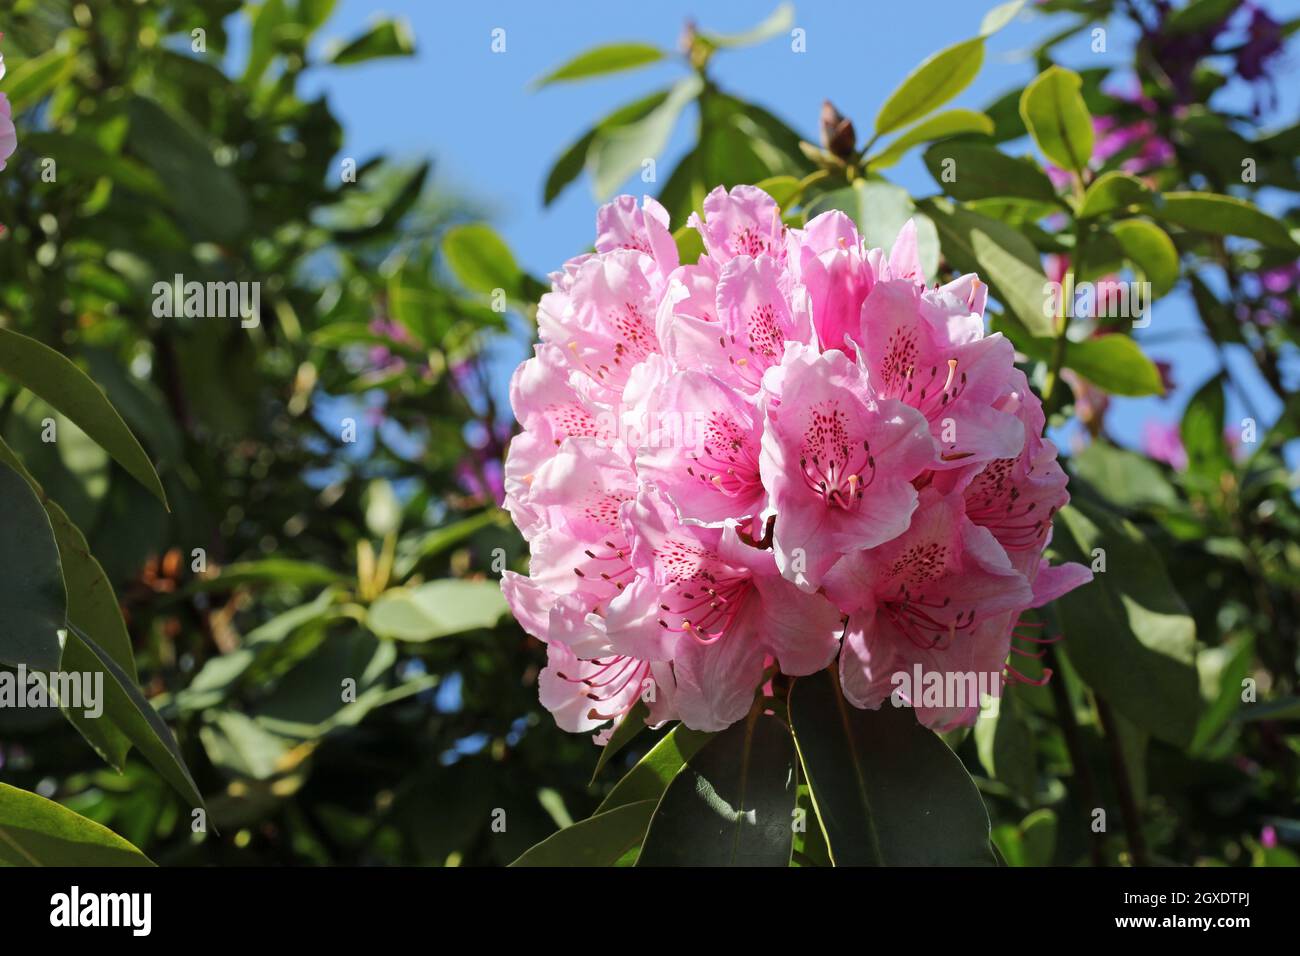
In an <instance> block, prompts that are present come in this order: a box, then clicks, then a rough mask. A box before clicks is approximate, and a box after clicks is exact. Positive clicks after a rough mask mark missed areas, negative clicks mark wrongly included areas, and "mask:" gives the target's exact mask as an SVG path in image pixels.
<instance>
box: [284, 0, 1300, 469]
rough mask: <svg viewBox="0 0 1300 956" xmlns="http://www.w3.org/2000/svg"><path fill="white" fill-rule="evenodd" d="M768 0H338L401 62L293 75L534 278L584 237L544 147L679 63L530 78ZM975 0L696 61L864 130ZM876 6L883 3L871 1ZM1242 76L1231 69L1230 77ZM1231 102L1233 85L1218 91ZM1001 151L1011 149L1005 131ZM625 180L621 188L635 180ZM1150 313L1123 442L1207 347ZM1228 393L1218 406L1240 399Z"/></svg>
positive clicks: (1203, 374)
mask: <svg viewBox="0 0 1300 956" xmlns="http://www.w3.org/2000/svg"><path fill="white" fill-rule="evenodd" d="M775 5H776V3H775V0H746V2H728V3H725V4H723V3H709V4H705V3H701V2H699V0H691V2H686V0H656V2H655V3H614V2H610V0H606V2H590V0H565V2H558V0H556V2H545V3H524V2H478V3H469V4H448V3H441V2H437V3H435V2H427V0H389V2H386V3H375V2H371V0H342V2H341V3H340V4H339V7H338V9H337V11H336V13H335V15H334V17H333V19H332V20H331V21H330V23H329V24H328V25H327V26H326V28H325V30H324V32H323V34H322V36H323V37H324V38H325V39H329V38H348V37H351V36H353V35H355V34H357V33H359V32H361V31H362V30H364V29H365V28H366V26H367V25H368V23H369V22H370V21H371V20H373V19H374V18H375V17H376V16H379V15H380V13H381V11H382V13H383V14H384V15H391V16H400V17H404V18H406V19H407V20H408V21H409V22H410V24H411V27H412V30H413V33H414V35H415V38H416V45H417V54H416V56H415V57H413V58H409V59H395V60H383V61H374V62H372V63H366V64H360V65H357V66H352V67H347V68H342V69H322V70H320V71H317V72H314V73H311V74H309V79H308V88H309V89H313V88H314V89H320V90H324V91H325V92H327V93H328V95H329V97H330V100H331V103H332V105H333V108H334V110H335V112H336V114H337V115H338V116H340V118H341V119H342V121H343V124H344V127H345V130H346V136H347V138H346V142H345V147H344V155H349V156H355V157H357V158H358V159H364V158H366V157H369V156H371V155H374V154H376V153H388V154H395V155H397V156H399V157H404V158H414V157H422V156H432V157H434V159H435V161H436V164H437V166H436V170H437V172H436V182H437V185H438V187H439V188H440V189H442V190H444V191H446V192H448V193H452V194H456V195H460V196H463V197H464V198H466V199H468V200H469V201H471V202H474V203H476V204H478V205H479V206H481V208H482V209H483V210H484V213H485V215H486V217H487V218H489V219H490V220H491V221H492V223H493V224H494V225H495V226H496V227H497V229H498V230H499V231H500V232H501V233H502V235H503V236H504V237H505V238H506V239H507V241H508V242H509V243H510V245H511V246H512V248H513V249H514V251H515V254H516V256H517V257H518V259H519V261H520V262H521V263H522V264H523V265H524V267H525V268H527V269H529V270H530V271H532V272H533V273H535V274H538V275H543V274H545V273H546V272H549V271H551V270H553V269H555V268H557V267H558V266H559V265H560V263H561V262H562V261H563V260H564V259H565V258H567V257H568V256H570V255H572V254H574V253H576V252H579V251H581V250H583V249H584V248H586V247H587V246H589V245H590V243H591V241H592V239H593V236H594V232H593V228H594V213H595V208H596V201H595V198H594V197H593V195H592V192H591V188H590V184H589V182H588V181H587V180H586V179H585V177H584V178H583V179H581V180H580V181H579V182H577V183H575V184H574V185H572V186H571V187H570V188H569V189H568V190H567V191H566V192H565V193H564V194H563V195H562V196H561V197H560V199H559V200H558V201H557V202H556V203H554V204H553V205H552V206H551V207H550V208H543V206H542V202H541V196H542V184H543V182H544V180H545V177H546V174H547V172H548V171H549V169H550V166H551V164H552V162H553V161H554V160H555V158H556V157H557V156H558V155H560V153H561V152H563V150H564V149H565V148H566V147H567V146H568V145H569V144H570V143H571V142H572V141H573V140H574V139H576V138H577V137H578V136H580V135H581V134H582V133H583V132H585V131H586V130H587V129H588V128H589V126H590V125H591V123H592V121H594V120H595V119H597V118H599V117H601V116H604V115H605V114H606V113H608V112H609V111H610V110H612V109H613V108H615V107H617V106H619V105H621V104H623V103H625V102H628V101H629V100H632V99H634V98H636V97H638V96H641V95H644V94H646V93H648V92H650V91H652V90H655V89H660V88H662V87H664V86H666V85H667V84H668V83H669V82H671V81H672V80H674V79H676V78H677V77H680V76H682V75H683V67H682V66H681V65H680V64H679V63H677V62H673V63H665V64H659V65H656V66H653V67H651V68H648V69H644V70H640V71H636V72H632V73H626V74H621V75H615V76H611V77H608V78H604V79H598V80H594V81H588V82H583V83H574V84H565V85H559V86H555V87H550V88H547V89H545V90H542V91H540V92H535V91H533V90H531V89H530V87H529V84H530V81H532V80H534V79H535V78H537V77H538V76H539V75H541V74H543V73H544V72H546V71H547V70H548V69H549V68H551V67H553V66H555V65H557V64H558V63H560V62H563V61H564V60H566V59H568V58H569V57H570V56H572V55H573V54H575V53H578V52H580V51H582V50H584V49H586V48H588V47H590V46H593V45H595V44H598V43H605V42H611V41H616V40H641V41H649V42H653V43H656V44H659V45H661V46H663V47H665V48H667V49H670V50H671V49H675V45H676V41H677V37H678V35H679V33H680V31H681V29H682V25H683V23H684V22H685V21H686V20H687V19H689V18H691V17H695V18H697V19H698V21H699V23H700V24H701V26H702V27H704V28H706V29H709V30H712V31H716V32H728V31H737V30H741V29H744V28H747V27H749V26H752V25H753V24H754V23H756V22H757V21H759V20H761V19H763V18H764V17H765V16H767V14H768V13H770V12H771V10H772V9H773V8H774V7H775ZM993 5H994V3H993V2H989V3H988V4H984V3H980V2H971V0H912V2H908V3H883V2H860V3H832V2H827V0H820V2H813V0H804V2H803V3H800V4H797V5H796V20H795V22H796V25H797V26H799V27H800V28H802V29H803V30H804V31H805V32H806V41H807V51H806V52H805V53H803V54H799V55H796V54H792V53H791V50H790V43H789V40H788V38H784V39H782V38H778V39H776V40H772V41H770V42H768V43H766V44H764V45H762V46H759V47H753V48H747V49H742V50H736V51H724V52H723V53H722V54H719V55H718V56H717V57H716V58H715V61H714V64H713V68H712V73H713V75H714V76H715V78H716V80H717V81H718V83H719V85H721V86H722V87H723V88H725V89H728V90H731V91H734V92H737V93H739V94H740V95H742V96H744V97H745V98H747V99H751V100H754V101H756V102H758V103H761V104H762V105H764V106H766V107H767V108H769V109H770V110H772V111H773V112H775V113H776V114H778V115H779V116H781V117H782V118H783V119H785V120H786V122H788V123H789V124H790V125H791V126H793V127H794V128H795V129H797V130H799V131H800V132H801V133H803V134H804V135H805V136H807V137H808V138H810V139H815V132H816V123H817V117H818V112H819V109H820V106H821V102H822V100H823V99H824V98H828V97H829V98H830V99H831V100H832V101H834V102H835V104H836V105H837V106H838V107H839V109H840V110H841V111H842V112H843V113H845V114H847V115H849V116H851V117H853V118H854V119H855V120H856V121H857V125H858V128H859V129H860V130H862V129H867V128H869V127H870V123H871V119H872V117H873V116H874V114H875V111H876V109H877V108H878V107H879V105H880V104H881V103H882V102H883V101H884V99H885V98H886V97H887V96H888V94H889V93H890V91H891V90H892V89H893V88H894V87H895V86H896V85H897V83H898V82H899V81H900V80H901V79H902V77H903V76H904V75H906V73H907V72H908V71H909V70H911V69H912V68H913V67H914V66H915V65H916V64H917V63H919V62H920V61H921V60H922V59H924V58H925V57H926V56H927V55H929V54H930V53H933V52H935V51H936V50H938V49H940V48H942V47H945V46H948V45H949V44H951V43H954V42H957V41H958V40H961V39H964V38H966V37H969V36H973V35H974V34H975V33H976V32H978V28H979V22H980V19H981V17H982V16H983V13H984V11H985V10H986V9H987V7H990V6H993ZM1266 6H1267V7H1268V8H1269V9H1270V10H1271V11H1272V12H1273V13H1274V15H1275V16H1277V17H1278V18H1279V19H1285V18H1288V17H1293V16H1296V15H1300V0H1268V2H1267V3H1266ZM886 11H887V12H886ZM1067 22H1069V20H1068V19H1067V18H1064V17H1061V16H1057V17H1052V18H1048V17H1041V16H1026V15H1025V14H1022V15H1021V17H1020V18H1019V19H1018V20H1016V21H1015V22H1013V23H1011V24H1010V25H1009V26H1007V27H1006V28H1005V29H1004V30H1003V31H1002V32H1001V33H999V34H998V35H997V36H995V37H994V38H992V40H991V41H990V42H989V50H988V55H987V56H986V59H985V64H984V68H983V70H982V71H981V73H980V75H979V76H978V77H977V79H976V80H975V82H974V83H973V84H972V85H971V86H970V87H969V88H968V89H967V90H966V91H964V92H963V93H962V94H961V96H960V97H959V98H958V99H957V100H956V101H954V103H953V104H951V105H958V106H968V107H972V108H980V107H983V106H985V105H987V104H988V103H989V102H990V101H991V100H992V99H993V98H994V97H995V96H997V95H999V94H1000V93H1002V92H1004V91H1006V90H1007V89H1009V88H1012V87H1013V86H1016V85H1019V84H1023V83H1024V82H1025V81H1027V80H1028V79H1030V78H1032V76H1033V75H1034V73H1035V70H1034V65H1033V62H1032V59H1031V58H1030V57H1029V56H1028V55H1027V51H1028V50H1029V49H1030V48H1032V46H1033V45H1034V44H1035V43H1036V42H1037V41H1038V40H1039V39H1041V38H1043V37H1045V36H1047V35H1049V34H1050V33H1052V32H1054V31H1055V30H1057V29H1059V28H1060V27H1062V26H1064V25H1065V24H1066V23H1067ZM1123 27H1124V24H1122V23H1121V21H1119V20H1118V19H1117V20H1115V21H1113V22H1112V24H1111V29H1110V35H1109V36H1108V37H1107V50H1108V52H1106V53H1094V52H1092V51H1091V49H1089V46H1088V42H1087V40H1086V39H1080V40H1078V41H1076V42H1073V43H1071V44H1068V45H1066V46H1064V47H1062V48H1061V49H1060V53H1059V57H1060V59H1061V61H1062V62H1064V63H1065V64H1067V65H1070V66H1074V67H1077V68H1086V67H1090V66H1094V65H1100V64H1101V63H1103V62H1112V63H1114V62H1121V61H1122V59H1123V57H1124V54H1125V51H1126V50H1127V49H1128V47H1129V46H1130V45H1131V43H1132V40H1133V35H1132V33H1131V32H1130V31H1126V30H1124V29H1123ZM495 28H502V29H504V30H505V38H506V51H505V52H504V53H493V52H492V50H491V38H492V31H493V30H494V29H495ZM1296 49H1297V47H1296V45H1295V44H1293V45H1292V49H1291V50H1290V51H1289V53H1288V62H1287V63H1286V71H1285V72H1284V74H1283V81H1282V82H1281V84H1280V87H1281V90H1280V92H1281V109H1280V110H1279V111H1278V113H1277V114H1275V121H1276V122H1277V123H1278V124H1279V125H1280V124H1281V122H1282V120H1283V119H1284V118H1290V119H1289V121H1290V122H1294V116H1295V115H1296V113H1297V108H1298V107H1297V104H1298V103H1300V84H1297V83H1295V82H1294V80H1295V76H1296V65H1297V64H1296V56H1297V53H1296ZM1237 86H1238V87H1244V84H1237ZM1233 95H1234V96H1235V97H1236V98H1237V102H1238V104H1240V103H1244V102H1248V100H1249V91H1248V90H1246V89H1244V88H1241V89H1237V90H1236V91H1234V93H1233ZM692 131H693V124H692V123H690V122H683V123H680V124H679V126H678V129H677V130H676V132H675V133H674V136H673V139H672V141H671V142H670V144H669V147H668V148H667V150H666V151H665V153H664V155H663V156H661V157H660V161H659V169H660V171H661V175H664V174H666V172H667V171H668V170H671V168H672V166H673V164H674V163H675V162H676V160H677V158H678V157H680V156H681V155H682V154H683V153H684V151H685V150H686V149H687V148H688V147H689V145H690V142H691V136H692ZM1012 148H1023V147H1020V144H1013V147H1012ZM890 176H891V178H892V179H894V180H895V181H896V182H898V183H900V184H901V185H903V186H905V187H907V188H908V189H910V190H911V191H913V193H914V194H917V195H926V194H929V193H933V192H934V191H935V187H934V183H933V181H932V179H931V178H930V175H929V173H928V172H927V171H926V170H925V168H924V166H923V165H922V164H921V162H920V159H919V158H918V155H917V154H913V155H912V156H911V157H910V158H909V159H908V160H906V161H905V162H903V163H902V164H900V165H899V166H897V167H895V168H894V169H893V170H891V171H890ZM641 185H642V184H641V183H639V182H636V183H629V185H628V191H633V192H639V191H641V190H640V189H639V188H638V187H640V186H641ZM1152 318H1153V321H1152V324H1151V327H1150V328H1148V329H1146V330H1145V331H1144V332H1143V333H1141V334H1140V337H1141V338H1142V339H1143V341H1144V345H1145V346H1146V347H1147V349H1148V352H1149V353H1150V354H1151V355H1152V356H1153V357H1154V358H1158V359H1164V360H1167V361H1170V362H1171V363H1172V364H1173V366H1174V378H1175V381H1176V383H1177V385H1178V388H1177V391H1176V392H1175V393H1174V394H1173V395H1171V396H1170V397H1169V398H1166V399H1155V398H1150V399H1119V400H1117V401H1116V402H1115V405H1114V406H1113V411H1112V414H1111V418H1110V424H1111V429H1112V431H1113V432H1114V433H1115V434H1116V435H1117V436H1118V437H1119V438H1120V439H1121V440H1122V441H1124V442H1125V443H1134V442H1136V441H1137V440H1138V438H1139V436H1140V433H1141V428H1142V422H1143V421H1145V420H1146V419H1148V418H1158V419H1162V420H1165V421H1175V420H1177V418H1178V416H1179V413H1180V410H1181V407H1182V405H1183V404H1184V403H1185V402H1186V400H1187V398H1188V397H1189V396H1190V394H1191V393H1192V391H1194V389H1195V387H1196V386H1198V385H1199V384H1200V383H1201V382H1203V381H1204V380H1205V379H1206V378H1208V377H1209V376H1210V375H1212V374H1213V373H1214V372H1215V371H1216V370H1217V368H1218V366H1219V359H1218V358H1217V356H1216V355H1215V353H1214V350H1213V349H1212V348H1211V347H1210V346H1209V344H1208V342H1207V341H1206V340H1205V338H1204V337H1203V336H1202V335H1201V334H1200V333H1199V322H1198V321H1197V319H1196V317H1195V315H1194V313H1193V312H1192V310H1191V307H1190V302H1189V297H1187V296H1186V295H1184V294H1181V293H1175V294H1172V295H1170V296H1168V297H1166V298H1165V299H1162V300H1160V301H1159V302H1157V303H1156V304H1155V308H1154V312H1153V316H1152ZM1233 368H1234V372H1236V374H1237V377H1238V379H1239V380H1240V381H1242V382H1244V383H1245V384H1246V387H1247V391H1248V392H1249V393H1250V398H1251V400H1252V404H1253V405H1254V406H1255V408H1256V409H1257V411H1258V413H1259V414H1260V416H1261V418H1262V419H1264V421H1265V422H1268V421H1271V420H1272V419H1273V417H1274V416H1275V415H1276V414H1277V410H1278V405H1277V403H1276V402H1275V401H1274V400H1273V399H1272V397H1271V395H1268V394H1267V393H1266V390H1265V389H1263V388H1262V387H1261V386H1260V384H1259V383H1258V378H1257V376H1256V375H1255V373H1254V372H1253V368H1252V366H1251V364H1250V362H1249V360H1248V359H1245V358H1244V356H1238V360H1234V361H1233ZM1244 413H1245V412H1244V410H1243V408H1242V405H1241V403H1240V402H1239V401H1237V400H1236V399H1235V398H1234V397H1233V396H1231V395H1230V402H1229V420H1230V421H1232V420H1234V419H1236V418H1239V417H1240V416H1241V415H1242V414H1244Z"/></svg>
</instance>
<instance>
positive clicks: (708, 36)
mask: <svg viewBox="0 0 1300 956" xmlns="http://www.w3.org/2000/svg"><path fill="white" fill-rule="evenodd" d="M792 26H794V4H793V3H782V4H781V5H780V6H778V7H777V8H776V9H775V10H773V11H772V12H771V13H769V14H768V15H767V17H766V18H765V19H763V20H762V21H761V22H760V23H758V24H756V25H754V26H753V27H750V28H749V29H748V30H745V31H743V32H741V33H703V32H702V33H701V37H702V38H703V39H704V40H705V41H706V42H707V43H710V44H712V45H713V46H715V47H722V48H734V47H743V46H756V45H758V44H759V43H764V42H766V41H767V40H770V39H772V38H773V37H776V36H780V35H781V34H782V33H786V32H787V31H789V29H790V28H791V27H792Z"/></svg>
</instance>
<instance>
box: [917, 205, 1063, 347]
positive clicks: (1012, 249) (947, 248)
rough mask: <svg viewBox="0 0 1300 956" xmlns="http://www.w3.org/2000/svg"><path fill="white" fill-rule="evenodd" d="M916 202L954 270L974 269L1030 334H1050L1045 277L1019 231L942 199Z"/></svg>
mask: <svg viewBox="0 0 1300 956" xmlns="http://www.w3.org/2000/svg"><path fill="white" fill-rule="evenodd" d="M919 205H920V207H921V208H922V209H924V210H925V211H926V212H927V213H929V215H930V218H932V219H933V220H934V224H935V226H937V227H938V230H939V242H940V244H941V245H942V247H943V251H944V255H945V256H947V258H948V260H949V261H950V262H951V263H952V264H953V265H954V266H956V268H957V269H959V270H961V271H962V272H976V273H978V274H979V276H980V278H981V279H983V280H984V281H985V282H987V283H988V284H989V286H990V288H991V289H992V291H993V294H994V296H995V297H996V298H997V299H998V300H999V301H1000V302H1002V304H1003V305H1005V306H1006V307H1007V308H1008V309H1010V310H1011V312H1012V313H1013V314H1014V315H1015V316H1016V317H1017V318H1018V319H1019V320H1020V321H1021V322H1022V323H1023V324H1024V326H1025V328H1026V330H1027V331H1028V332H1029V333H1031V334H1032V335H1035V336H1049V335H1051V334H1052V329H1053V324H1052V319H1051V318H1049V317H1048V316H1047V315H1046V314H1045V312H1044V307H1045V303H1046V300H1047V294H1046V288H1047V277H1046V276H1045V275H1044V274H1043V269H1042V266H1041V264H1040V263H1039V259H1038V251H1037V250H1036V249H1035V248H1034V246H1033V243H1031V242H1030V241H1029V240H1028V239H1026V238H1025V236H1024V234H1023V233H1021V232H1019V231H1018V230H1017V229H1015V228H1013V227H1011V226H1008V225H1007V224H1006V223H1002V222H998V221H997V220H996V219H990V218H988V217H987V216H981V215H979V214H978V213H974V212H971V211H970V210H968V209H965V208H964V207H962V206H960V205H957V204H956V203H953V202H950V201H949V200H947V199H938V198H936V199H929V200H925V201H923V202H921V203H920V204H919ZM1017 344H1019V343H1017Z"/></svg>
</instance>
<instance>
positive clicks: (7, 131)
mask: <svg viewBox="0 0 1300 956" xmlns="http://www.w3.org/2000/svg"><path fill="white" fill-rule="evenodd" d="M0 64H2V61H0ZM3 75H4V73H3V69H2V65H0V76H3ZM17 148H18V131H17V130H16V129H15V128H14V121H13V113H12V112H11V110H10V106H9V97H7V96H5V94H3V93H0V169H4V168H5V161H6V160H7V159H9V157H10V156H12V155H13V154H14V150H16V149H17Z"/></svg>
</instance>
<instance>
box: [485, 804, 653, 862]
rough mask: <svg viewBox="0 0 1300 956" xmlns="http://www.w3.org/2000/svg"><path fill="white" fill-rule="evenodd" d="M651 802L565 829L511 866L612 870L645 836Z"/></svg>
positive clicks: (604, 813) (618, 809)
mask: <svg viewBox="0 0 1300 956" xmlns="http://www.w3.org/2000/svg"><path fill="white" fill-rule="evenodd" d="M654 811H655V801H654V800H639V801H637V802H636V803H625V804H623V805H622V806H618V807H615V808H613V809H612V810H607V811H605V812H603V813H597V814H596V815H595V816H592V817H589V818H588V819H586V820H581V821H579V822H578V823H575V824H573V825H572V826H568V827H565V828H564V829H563V830H560V831H559V832H558V833H555V834H553V835H551V836H549V837H547V838H546V839H545V840H543V841H542V842H541V843H539V844H537V845H536V846H535V847H533V848H532V849H530V850H528V851H527V852H526V853H524V855H523V856H521V857H520V858H519V859H517V860H515V861H514V862H513V863H511V864H510V865H511V866H613V865H615V864H616V863H618V861H619V860H621V859H622V858H623V857H624V855H626V854H627V853H628V852H629V851H630V850H633V849H635V848H636V846H637V844H639V843H640V842H641V839H642V837H643V836H644V835H645V831H646V825H647V824H648V823H649V822H650V816H651V814H653V813H654Z"/></svg>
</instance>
